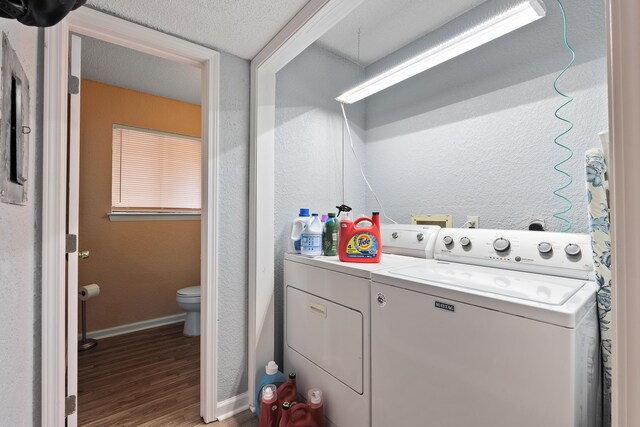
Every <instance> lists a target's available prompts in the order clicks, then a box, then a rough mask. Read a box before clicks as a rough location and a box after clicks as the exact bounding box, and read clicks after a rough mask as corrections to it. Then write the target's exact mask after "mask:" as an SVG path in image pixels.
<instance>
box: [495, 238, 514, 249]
mask: <svg viewBox="0 0 640 427" xmlns="http://www.w3.org/2000/svg"><path fill="white" fill-rule="evenodd" d="M510 247H511V242H510V241H509V240H507V239H505V238H504V237H498V238H497V239H496V240H494V241H493V249H495V250H496V252H505V251H508V250H509V248H510Z"/></svg>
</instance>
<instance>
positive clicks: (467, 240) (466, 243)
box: [460, 237, 471, 247]
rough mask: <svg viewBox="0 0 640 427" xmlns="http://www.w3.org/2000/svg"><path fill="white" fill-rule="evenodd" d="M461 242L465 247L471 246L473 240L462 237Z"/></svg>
mask: <svg viewBox="0 0 640 427" xmlns="http://www.w3.org/2000/svg"><path fill="white" fill-rule="evenodd" d="M460 244H461V245H462V246H465V247H466V246H469V245H470V244H471V240H470V239H469V238H468V237H462V238H461V239H460Z"/></svg>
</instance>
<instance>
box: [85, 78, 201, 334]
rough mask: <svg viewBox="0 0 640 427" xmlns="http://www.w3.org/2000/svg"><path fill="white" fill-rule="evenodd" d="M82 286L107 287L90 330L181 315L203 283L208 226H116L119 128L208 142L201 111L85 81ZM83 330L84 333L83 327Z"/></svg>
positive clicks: (95, 305)
mask: <svg viewBox="0 0 640 427" xmlns="http://www.w3.org/2000/svg"><path fill="white" fill-rule="evenodd" d="M81 95H82V99H81V101H80V106H81V112H80V117H81V120H80V229H79V234H78V239H79V240H78V244H79V248H80V250H90V251H91V256H90V257H89V258H87V259H85V260H81V261H80V263H79V264H78V274H79V276H78V283H79V285H80V286H84V285H86V284H89V283H97V284H99V285H100V296H99V297H98V298H95V299H93V300H91V301H90V302H89V303H88V304H89V306H90V308H89V310H90V312H89V315H88V316H87V329H88V330H89V331H95V330H100V329H105V328H112V327H115V326H121V325H125V324H128V323H133V322H140V321H143V320H149V319H155V318H158V317H163V316H169V315H172V314H178V313H180V312H181V310H180V307H178V304H177V303H176V291H177V290H178V289H180V288H184V287H186V286H193V285H198V284H199V283H200V221H126V222H120V221H118V222H112V221H110V220H109V218H108V217H107V215H106V214H107V212H110V211H111V181H112V178H111V174H112V170H111V163H112V161H111V157H112V147H113V144H112V139H113V125H114V124H121V125H128V126H135V127H140V128H144V129H153V130H159V131H163V132H172V133H177V134H181V135H191V136H196V137H199V136H200V131H201V126H200V120H201V116H200V106H199V105H194V104H188V103H185V102H180V101H176V100H173V99H167V98H161V97H158V96H153V95H149V94H146V93H142V92H137V91H133V90H129V89H123V88H119V87H115V86H111V85H106V84H102V83H98V82H94V81H91V80H83V81H82V91H81ZM78 326H80V325H78Z"/></svg>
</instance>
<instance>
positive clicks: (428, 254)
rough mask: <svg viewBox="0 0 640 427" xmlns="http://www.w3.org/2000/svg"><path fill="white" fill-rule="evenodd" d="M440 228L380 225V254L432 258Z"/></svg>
mask: <svg viewBox="0 0 640 427" xmlns="http://www.w3.org/2000/svg"><path fill="white" fill-rule="evenodd" d="M439 231H440V227H438V226H436V225H414V224H381V225H380V235H381V238H382V252H383V253H386V254H396V255H406V256H411V257H415V258H433V249H434V247H435V244H436V240H437V238H438V232H439Z"/></svg>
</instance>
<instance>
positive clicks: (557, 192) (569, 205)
mask: <svg viewBox="0 0 640 427" xmlns="http://www.w3.org/2000/svg"><path fill="white" fill-rule="evenodd" d="M556 2H557V3H558V6H559V7H560V12H562V25H563V31H564V45H565V46H566V48H567V49H568V50H569V52H571V61H569V63H568V64H567V66H566V67H564V69H563V70H562V71H561V72H560V74H558V76H557V77H556V78H555V80H554V81H553V89H554V90H555V91H556V93H557V94H558V95H560V96H562V97H563V98H565V99H566V100H567V101H566V102H565V103H564V104H562V105H561V106H560V107H558V109H557V110H556V111H555V113H554V115H555V116H556V118H557V119H558V120H561V121H563V122H564V123H567V124H568V125H569V127H568V128H567V129H566V130H565V131H564V132H562V133H560V134H559V135H558V136H556V137H555V139H554V140H553V142H554V144H556V145H557V146H559V147H562V148H563V149H565V150H566V151H567V153H568V155H567V157H566V158H565V159H564V160H562V161H561V162H559V163H557V164H556V165H555V166H554V167H553V169H555V170H556V171H557V172H558V173H560V174H562V175H564V176H566V177H567V178H568V181H567V182H566V184H564V185H563V186H561V187H559V188H557V189H556V190H555V191H554V192H553V194H555V195H556V196H557V197H559V198H560V199H562V200H564V201H565V202H566V203H567V208H566V209H565V210H563V211H560V212H556V213H554V214H553V217H554V218H556V219H558V220H560V221H562V222H563V223H564V224H565V226H564V227H563V228H562V230H561V231H563V232H567V231H570V230H571V227H572V223H571V221H570V220H569V219H567V218H566V217H565V216H564V215H565V214H566V213H567V212H569V211H570V210H571V208H573V203H571V200H569V199H568V198H567V197H565V196H564V195H563V194H561V191H562V190H564V189H565V188H567V187H569V186H570V185H571V184H572V183H573V178H572V177H571V175H569V174H568V173H567V172H565V171H564V170H562V169H560V166H562V165H563V164H564V163H566V162H568V161H569V160H570V159H571V158H572V157H573V150H571V148H569V147H568V146H566V145H564V144H562V143H560V142H559V139H560V138H561V137H562V136H564V135H566V134H568V133H569V132H570V131H571V129H573V123H572V122H571V121H570V120H567V119H565V118H564V117H560V116H559V115H558V113H559V112H560V110H562V109H563V108H564V107H565V106H566V105H568V104H569V103H571V101H573V98H572V97H570V96H569V95H566V94H564V93H562V92H560V90H559V89H558V87H557V86H556V83H557V82H558V80H559V79H560V77H562V75H563V74H564V73H565V72H566V71H567V70H568V69H569V67H571V65H572V64H573V61H574V60H575V59H576V53H575V52H574V51H573V49H572V48H571V46H569V42H568V41H567V16H566V15H565V13H564V7H562V3H561V2H560V0H556Z"/></svg>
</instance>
